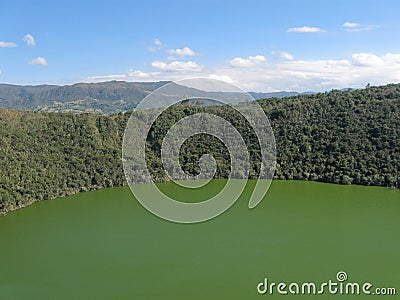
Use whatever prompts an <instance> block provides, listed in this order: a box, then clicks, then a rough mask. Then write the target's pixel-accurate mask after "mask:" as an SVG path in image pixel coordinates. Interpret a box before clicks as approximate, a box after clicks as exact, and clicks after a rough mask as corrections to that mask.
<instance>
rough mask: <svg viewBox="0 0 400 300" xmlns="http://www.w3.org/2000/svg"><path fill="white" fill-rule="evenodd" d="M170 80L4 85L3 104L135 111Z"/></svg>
mask: <svg viewBox="0 0 400 300" xmlns="http://www.w3.org/2000/svg"><path fill="white" fill-rule="evenodd" d="M166 83H168V81H160V82H125V81H109V82H98V83H76V84H73V85H64V86H58V85H38V86H20V85H12V84H0V107H5V108H8V109H21V110H33V111H40V112H91V113H100V114H113V113H119V112H121V111H127V110H132V109H134V108H135V107H136V105H137V104H138V103H139V102H140V100H142V99H143V98H144V97H146V96H147V95H148V94H149V93H150V92H152V91H154V90H155V89H157V88H159V87H161V86H163V85H164V84H166ZM251 94H252V96H253V97H254V98H255V99H261V98H271V97H277V98H282V97H286V96H293V95H297V94H299V93H296V92H275V93H251Z"/></svg>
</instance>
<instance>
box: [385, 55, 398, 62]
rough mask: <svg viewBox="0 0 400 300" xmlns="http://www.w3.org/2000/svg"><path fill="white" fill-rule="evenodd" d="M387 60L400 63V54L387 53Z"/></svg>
mask: <svg viewBox="0 0 400 300" xmlns="http://www.w3.org/2000/svg"><path fill="white" fill-rule="evenodd" d="M383 59H384V60H385V61H389V62H393V63H400V54H393V53H387V54H385V55H384V56H383Z"/></svg>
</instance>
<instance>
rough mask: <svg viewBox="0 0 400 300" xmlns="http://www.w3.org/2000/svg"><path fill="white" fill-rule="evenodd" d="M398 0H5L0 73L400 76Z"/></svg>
mask: <svg viewBox="0 0 400 300" xmlns="http://www.w3.org/2000/svg"><path fill="white" fill-rule="evenodd" d="M399 11H400V2H399V1H366V0H364V1H351V0H347V1H340V0H339V1H301V0H299V1H294V0H293V1H215V0H213V1H211V0H202V1H190V0H187V1H18V0H16V1H2V2H1V4H0V82H1V83H14V84H43V83H53V84H72V83H75V82H81V81H85V82H92V81H107V80H126V81H158V80H175V79H181V78H186V77H197V76H201V77H214V78H221V79H224V80H227V81H231V82H233V83H236V84H238V85H239V86H241V87H243V88H245V89H247V90H254V91H276V90H297V91H306V90H315V91H318V90H329V89H332V88H344V87H361V86H364V85H365V84H366V83H368V82H371V84H376V85H378V84H385V83H389V82H400V39H399V38H398V36H399V35H400V34H399V33H400V18H399V17H398V12H399Z"/></svg>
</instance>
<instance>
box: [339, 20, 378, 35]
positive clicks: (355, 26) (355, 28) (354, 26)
mask: <svg viewBox="0 0 400 300" xmlns="http://www.w3.org/2000/svg"><path fill="white" fill-rule="evenodd" d="M342 26H343V27H344V28H346V31H348V32H361V31H370V30H372V29H375V28H379V27H380V26H378V25H365V24H360V23H355V22H349V21H346V22H344V23H343V25H342Z"/></svg>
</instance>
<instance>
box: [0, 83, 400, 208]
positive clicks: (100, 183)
mask: <svg viewBox="0 0 400 300" xmlns="http://www.w3.org/2000/svg"><path fill="white" fill-rule="evenodd" d="M259 103H260V104H261V106H262V107H263V109H264V111H265V113H266V115H267V116H268V117H269V118H270V121H271V125H272V128H273V130H274V134H275V138H276V143H277V166H276V172H275V178H277V179H299V180H300V179H301V180H314V181H322V182H331V183H340V184H361V185H377V186H386V187H392V188H399V187H400V85H399V84H391V85H387V86H383V87H368V88H366V89H363V90H353V91H338V90H333V91H330V92H325V93H318V94H311V95H305V94H303V95H298V96H293V97H286V98H283V99H278V98H272V99H265V100H260V101H259ZM231 110H232V108H229V107H224V106H219V107H198V106H191V105H178V106H174V107H172V108H170V109H168V110H167V111H165V112H164V113H163V115H162V116H161V118H160V120H162V119H165V120H168V123H167V124H169V125H168V126H171V125H172V124H173V123H174V122H175V121H176V120H179V119H181V118H182V117H183V116H186V115H190V114H193V113H195V112H198V111H210V112H212V113H215V114H218V115H220V116H222V117H224V118H225V119H227V120H231V121H232V122H233V123H234V120H233V119H232V118H233V116H234V114H233V113H232V111H231ZM129 116H130V112H121V113H118V114H113V115H109V116H105V115H100V114H89V113H82V114H74V113H39V112H27V111H12V110H7V109H0V178H1V180H0V213H5V212H7V211H10V210H13V209H16V208H19V207H23V206H26V205H28V204H30V203H32V202H33V201H38V200H45V199H51V198H55V197H60V196H65V195H70V194H74V193H77V192H80V191H87V190H94V189H99V188H102V187H110V186H121V185H124V184H125V182H126V181H125V177H124V173H123V168H122V162H121V143H122V137H123V133H124V129H125V125H126V122H127V120H128V119H129ZM168 126H167V127H165V125H162V122H161V121H159V122H158V123H157V122H156V123H155V124H154V126H153V127H152V131H151V132H150V134H149V136H148V149H147V154H148V157H147V159H148V166H149V168H150V169H151V171H152V174H153V175H154V177H155V179H156V180H159V181H161V180H164V179H165V174H163V173H162V171H160V169H161V164H160V161H159V155H158V154H159V153H158V151H159V147H160V139H161V137H162V135H163V134H165V132H166V130H167V129H168ZM235 126H236V127H237V129H238V131H239V132H242V133H246V132H248V131H249V130H251V129H250V128H248V127H247V124H246V122H242V121H240V120H239V121H237V122H236V124H235ZM244 136H246V144H247V145H248V147H249V148H250V149H249V151H250V153H251V155H252V158H253V160H255V161H256V160H257V157H258V153H259V151H260V149H259V148H257V143H255V141H254V138H255V137H254V135H252V134H251V132H250V133H249V134H245V135H244ZM207 149H208V150H207ZM210 149H211V150H210ZM225 150H226V149H225V148H224V146H223V145H222V144H221V143H219V141H218V140H217V139H215V138H214V139H213V138H212V137H209V136H197V137H194V138H193V140H191V141H188V142H186V143H185V144H184V145H183V147H182V152H181V157H180V161H181V163H182V164H183V169H185V170H186V171H187V172H189V173H191V174H196V173H197V172H198V165H197V160H198V157H199V155H201V154H204V153H211V154H213V155H214V156H215V157H216V161H217V164H218V166H219V169H218V172H217V173H216V176H217V177H224V176H226V174H227V172H228V169H229V168H228V167H227V161H229V160H228V159H229V157H228V156H227V155H228V154H227V153H226V151H225ZM210 151H211V152H210ZM258 168H259V164H258V163H257V162H255V163H254V164H253V165H252V168H251V173H250V177H257V171H258Z"/></svg>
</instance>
